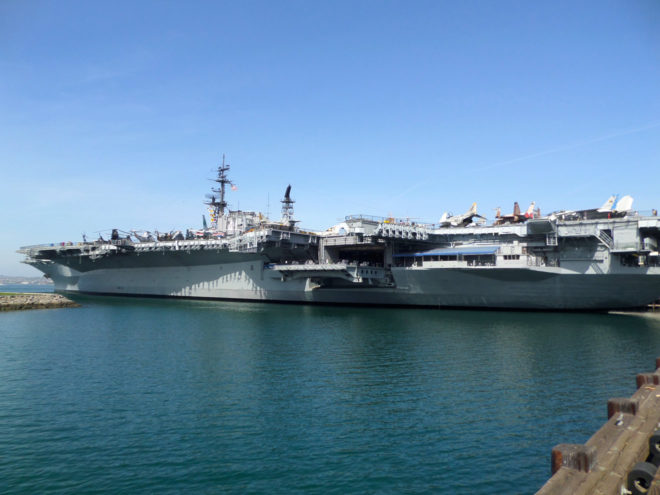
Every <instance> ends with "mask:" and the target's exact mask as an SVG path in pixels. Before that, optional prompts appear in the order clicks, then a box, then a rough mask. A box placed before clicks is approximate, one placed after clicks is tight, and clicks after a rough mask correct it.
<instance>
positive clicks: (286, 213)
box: [281, 185, 295, 225]
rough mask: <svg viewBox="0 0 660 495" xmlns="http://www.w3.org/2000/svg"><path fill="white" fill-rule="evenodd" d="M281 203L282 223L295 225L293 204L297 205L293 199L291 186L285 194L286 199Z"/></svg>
mask: <svg viewBox="0 0 660 495" xmlns="http://www.w3.org/2000/svg"><path fill="white" fill-rule="evenodd" d="M281 203H282V223H284V224H288V225H293V224H294V223H295V220H294V219H293V203H295V201H294V200H292V199H291V185H289V187H287V188H286V192H285V193H284V199H283V200H282V201H281Z"/></svg>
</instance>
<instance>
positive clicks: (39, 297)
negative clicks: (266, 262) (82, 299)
mask: <svg viewBox="0 0 660 495" xmlns="http://www.w3.org/2000/svg"><path fill="white" fill-rule="evenodd" d="M79 306H80V304H78V303H75V302H73V301H71V300H70V299H67V298H66V297H64V296H63V295H61V294H52V293H20V292H19V293H15V294H8V293H4V294H0V311H16V310H21V309H47V308H77V307H79Z"/></svg>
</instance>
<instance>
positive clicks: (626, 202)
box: [615, 196, 633, 211]
mask: <svg viewBox="0 0 660 495" xmlns="http://www.w3.org/2000/svg"><path fill="white" fill-rule="evenodd" d="M632 204H633V198H632V196H624V197H623V198H621V199H620V200H619V202H618V203H617V204H616V208H615V210H616V211H630V210H632Z"/></svg>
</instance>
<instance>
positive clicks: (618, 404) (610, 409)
mask: <svg viewBox="0 0 660 495" xmlns="http://www.w3.org/2000/svg"><path fill="white" fill-rule="evenodd" d="M638 410H639V401H638V400H637V399H628V398H622V397H617V398H615V399H609V400H608V401H607V419H610V418H611V417H612V416H614V415H615V414H617V413H624V414H632V415H633V416H634V415H635V414H637V411H638Z"/></svg>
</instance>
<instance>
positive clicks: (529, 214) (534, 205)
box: [525, 201, 536, 218]
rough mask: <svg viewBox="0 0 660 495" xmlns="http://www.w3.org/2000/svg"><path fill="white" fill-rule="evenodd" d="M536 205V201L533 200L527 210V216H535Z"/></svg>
mask: <svg viewBox="0 0 660 495" xmlns="http://www.w3.org/2000/svg"><path fill="white" fill-rule="evenodd" d="M535 207H536V202H534V201H532V204H530V205H529V208H527V211H526V212H525V216H526V217H527V218H532V217H533V216H534V208H535Z"/></svg>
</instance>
